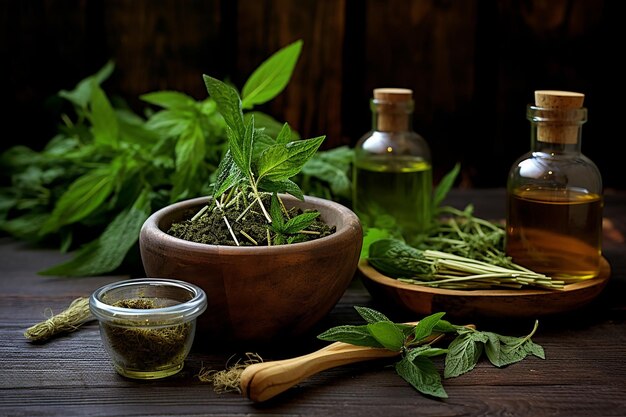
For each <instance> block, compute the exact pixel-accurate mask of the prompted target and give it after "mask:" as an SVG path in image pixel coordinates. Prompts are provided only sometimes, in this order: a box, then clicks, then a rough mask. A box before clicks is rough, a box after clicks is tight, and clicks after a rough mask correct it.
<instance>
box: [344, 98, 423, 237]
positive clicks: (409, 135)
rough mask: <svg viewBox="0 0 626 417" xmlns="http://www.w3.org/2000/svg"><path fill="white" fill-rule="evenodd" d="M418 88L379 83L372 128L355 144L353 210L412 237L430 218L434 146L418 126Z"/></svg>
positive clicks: (368, 224) (368, 223)
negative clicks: (415, 119)
mask: <svg viewBox="0 0 626 417" xmlns="http://www.w3.org/2000/svg"><path fill="white" fill-rule="evenodd" d="M413 106H414V104H413V91H412V90H409V89H404V88H378V89H375V90H374V98H373V99H372V100H371V101H370V108H371V110H372V129H371V131H369V132H368V133H366V134H365V135H364V136H363V137H361V138H360V140H359V141H358V142H357V144H356V146H355V160H354V165H353V177H352V178H353V185H354V187H353V196H352V197H353V198H352V202H353V210H354V212H355V213H356V214H357V215H358V216H359V219H360V220H361V222H362V223H363V225H364V226H366V227H382V228H386V229H391V228H396V227H397V230H399V231H400V232H401V233H402V235H403V236H404V238H405V239H406V240H407V241H411V240H412V238H413V237H414V236H415V235H416V234H417V233H419V232H421V231H423V230H425V229H426V228H427V227H428V226H429V224H430V220H431V199H432V165H431V156H430V148H429V146H428V144H427V143H426V141H425V140H424V138H423V137H422V136H420V135H418V134H417V133H416V132H415V131H413V127H412V116H413Z"/></svg>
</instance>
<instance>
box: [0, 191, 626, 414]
mask: <svg viewBox="0 0 626 417" xmlns="http://www.w3.org/2000/svg"><path fill="white" fill-rule="evenodd" d="M503 196H504V191H503V190H501V189H486V190H453V192H452V193H451V194H450V196H449V198H448V200H447V201H446V203H448V204H451V205H454V206H456V207H459V208H462V207H465V205H466V204H468V203H472V204H473V205H474V206H475V210H476V214H477V215H479V216H481V217H484V218H490V219H500V218H502V217H503V214H504V197H503ZM625 222H626V192H607V195H606V204H605V233H604V242H603V253H604V256H605V257H606V258H607V260H608V261H609V263H610V265H611V269H612V275H611V279H610V281H609V283H608V285H607V287H606V288H605V290H604V291H603V292H602V293H601V295H600V296H599V297H598V298H597V299H596V300H594V301H593V302H592V303H590V304H589V305H587V306H585V307H583V308H581V309H580V310H577V311H574V312H570V313H567V314H563V315H559V316H552V317H543V318H540V324H539V329H538V331H537V333H536V335H535V336H534V337H533V340H534V341H535V342H537V343H539V344H541V345H542V346H543V347H544V349H545V353H546V359H545V360H541V359H538V358H535V357H530V358H527V359H525V360H524V361H522V362H519V363H516V364H513V365H510V366H508V367H505V368H501V369H500V368H496V367H494V366H492V365H491V364H489V363H488V362H487V361H486V360H481V361H479V363H478V364H477V366H476V368H475V369H474V370H473V371H471V372H469V373H467V374H464V375H462V376H460V377H457V378H452V379H446V380H444V387H445V389H446V391H447V392H448V395H449V398H448V399H444V400H438V399H433V398H430V397H425V396H423V395H421V394H419V393H418V392H417V391H415V390H414V389H413V388H411V387H410V386H409V385H408V384H407V383H406V382H405V381H404V380H403V379H401V378H400V377H399V376H398V375H397V374H396V373H395V371H394V369H393V367H392V366H391V365H392V364H393V360H388V359H383V360H375V361H370V362H363V363H356V364H351V365H346V366H342V367H339V368H334V369H329V370H327V371H324V372H321V373H319V374H317V375H314V376H312V377H310V378H309V379H307V380H305V381H303V382H301V383H299V384H297V385H296V386H294V387H293V388H291V389H289V390H288V391H286V392H285V393H283V394H281V395H279V396H277V397H275V398H274V399H272V400H270V401H267V402H265V403H261V404H255V403H252V402H251V401H249V400H247V399H245V398H244V397H242V396H240V395H239V394H236V393H222V394H218V393H216V392H214V391H213V388H212V387H211V386H210V385H208V384H206V383H203V382H201V381H200V380H199V379H198V378H197V374H198V372H199V371H200V369H201V368H202V367H208V368H211V369H215V370H221V369H224V367H225V366H226V364H227V363H228V362H229V361H231V363H232V361H234V360H237V359H238V358H243V357H244V355H245V353H246V352H248V351H254V352H257V353H258V354H260V355H261V357H263V358H264V359H265V360H274V359H284V358H289V357H293V356H297V355H301V354H305V353H309V352H311V351H313V350H316V349H318V348H321V347H323V346H325V345H326V344H327V343H326V342H322V341H319V340H317V339H316V335H317V334H319V333H320V332H321V331H323V330H325V329H327V328H328V327H331V326H335V325H339V324H362V321H361V320H360V318H359V316H358V315H357V314H356V311H355V310H354V308H353V307H354V306H355V305H360V306H367V307H371V308H375V309H378V310H380V311H383V312H385V313H386V314H387V315H388V316H390V317H391V318H392V319H394V320H403V321H411V320H417V319H419V317H411V315H410V314H407V313H404V312H401V311H398V310H397V309H395V308H394V306H391V305H388V304H385V303H383V302H382V301H380V300H377V299H373V298H372V297H371V296H370V294H369V293H368V292H367V290H366V289H365V288H364V287H363V285H362V284H361V282H359V281H358V280H357V279H355V280H354V281H353V282H352V284H351V286H350V288H349V289H348V290H347V291H346V293H345V294H344V295H343V297H342V298H341V300H340V302H339V303H338V304H337V306H336V307H335V308H334V309H333V310H332V311H331V313H330V314H329V315H328V316H327V317H326V318H324V320H322V322H321V323H319V324H318V326H316V328H314V329H313V330H312V331H311V332H310V333H308V334H306V335H303V336H302V337H300V338H298V340H293V341H281V342H280V343H278V342H277V343H275V344H274V345H265V346H223V345H221V344H219V343H216V342H212V341H210V340H208V339H206V338H204V337H198V338H197V340H196V343H195V344H194V348H193V350H192V352H191V354H190V356H189V357H188V359H187V361H186V362H185V367H184V369H183V370H182V371H181V372H180V373H179V374H177V375H175V376H173V377H170V378H166V379H162V380H154V381H135V380H130V379H126V378H123V377H121V376H120V375H118V374H117V373H116V372H115V371H114V370H113V368H112V366H111V364H110V362H109V359H108V357H107V354H106V352H105V351H104V348H103V346H102V342H101V340H100V335H99V331H98V327H97V324H96V323H95V322H90V323H88V324H86V325H85V326H83V327H82V328H81V329H80V330H78V331H77V332H74V333H70V334H67V335H63V336H60V337H57V338H55V339H53V340H51V341H49V342H47V343H44V344H34V343H31V342H29V341H28V340H26V339H25V338H24V336H23V332H24V330H25V329H26V328H28V327H29V326H31V325H33V324H35V323H36V322H39V321H41V320H43V319H45V318H46V314H47V312H49V311H52V312H55V313H58V312H60V311H61V310H62V309H64V308H65V307H67V306H68V305H69V303H70V302H71V301H72V300H73V299H75V298H77V297H80V296H88V295H89V294H90V293H91V292H92V291H93V290H95V289H96V288H98V287H100V286H101V285H104V284H106V283H109V282H113V281H117V280H120V279H125V278H127V276H103V277H84V278H55V277H44V276H39V275H37V271H39V270H41V269H44V268H46V267H49V266H51V265H53V264H55V263H58V262H60V261H61V260H63V259H65V258H67V257H68V256H69V255H67V254H61V253H59V252H57V251H55V250H51V249H42V248H35V247H30V246H28V245H27V244H25V243H22V242H16V241H14V240H12V239H10V238H6V237H5V238H1V239H0V265H1V266H0V268H1V269H0V270H1V275H2V277H1V279H0V358H1V359H0V416H243V415H246V416H251V415H272V416H321V415H323V416H327V417H330V416H368V417H376V416H384V417H390V416H409V415H420V416H487V415H489V416H493V415H500V416H544V415H546V416H547V415H549V416H568V417H575V416H590V417H591V416H593V417H598V416H626V326H625V323H624V320H625V318H626V301H625V297H626V245H624V236H625V235H626V224H625ZM209 314H210V312H209ZM253 319H254V318H251V320H253ZM468 319H471V318H468ZM474 323H475V324H476V325H477V326H478V327H479V328H480V329H483V330H492V331H497V332H500V333H503V334H507V335H512V336H521V335H524V334H527V333H528V332H529V331H530V329H531V328H532V325H533V320H497V318H494V319H489V320H486V319H484V320H481V321H478V322H474ZM436 362H437V364H438V366H439V367H440V369H441V368H442V366H443V364H442V362H441V361H437V360H436Z"/></svg>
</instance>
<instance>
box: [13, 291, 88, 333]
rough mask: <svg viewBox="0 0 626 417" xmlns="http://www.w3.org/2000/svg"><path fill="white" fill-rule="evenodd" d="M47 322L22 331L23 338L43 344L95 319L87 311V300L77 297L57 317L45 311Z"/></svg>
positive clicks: (50, 311) (47, 310) (48, 310)
mask: <svg viewBox="0 0 626 417" xmlns="http://www.w3.org/2000/svg"><path fill="white" fill-rule="evenodd" d="M46 315H48V316H50V317H49V318H48V319H47V320H45V321H42V322H41V323H37V324H35V325H34V326H31V327H29V328H28V329H26V331H24V337H26V338H27V339H28V340H30V341H32V342H45V341H46V340H48V339H50V338H52V337H54V336H56V335H58V334H60V333H69V332H73V331H76V330H78V328H79V327H80V326H81V325H82V324H84V323H86V322H88V321H91V320H94V319H95V318H94V317H93V316H92V315H91V311H90V310H89V298H87V297H79V298H77V299H75V300H74V301H72V303H71V304H70V306H69V307H68V308H67V309H65V310H63V311H62V312H60V313H59V314H57V315H54V314H52V310H51V309H46Z"/></svg>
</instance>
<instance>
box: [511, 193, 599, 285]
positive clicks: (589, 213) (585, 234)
mask: <svg viewBox="0 0 626 417" xmlns="http://www.w3.org/2000/svg"><path fill="white" fill-rule="evenodd" d="M508 207H509V222H508V226H507V254H508V255H509V256H511V257H512V258H513V259H514V260H515V261H516V262H517V263H519V264H521V265H525V266H526V267H528V268H530V269H533V270H536V271H541V272H542V273H544V274H546V275H549V276H552V277H555V278H562V279H564V280H566V281H567V280H568V279H571V278H572V277H574V278H576V279H584V278H593V277H595V276H596V275H597V274H598V270H599V268H600V256H601V244H602V242H601V235H600V234H599V233H598V230H600V229H601V227H602V196H601V195H598V194H594V193H587V192H584V191H578V190H575V189H564V190H560V191H559V190H544V189H541V188H537V189H532V188H529V189H521V190H519V189H518V190H513V192H512V193H511V194H510V195H509V197H508Z"/></svg>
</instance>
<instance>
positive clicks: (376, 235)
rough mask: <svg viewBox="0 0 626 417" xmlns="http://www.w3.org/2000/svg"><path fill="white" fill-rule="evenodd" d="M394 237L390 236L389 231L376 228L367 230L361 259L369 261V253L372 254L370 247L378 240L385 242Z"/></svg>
mask: <svg viewBox="0 0 626 417" xmlns="http://www.w3.org/2000/svg"><path fill="white" fill-rule="evenodd" d="M391 237H392V236H391V235H390V233H389V231H388V230H386V229H379V228H376V227H367V228H365V230H364V231H363V245H362V246H361V256H360V258H361V259H367V258H368V256H369V252H370V246H371V245H372V243H374V242H376V241H378V240H383V239H389V238H391Z"/></svg>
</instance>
